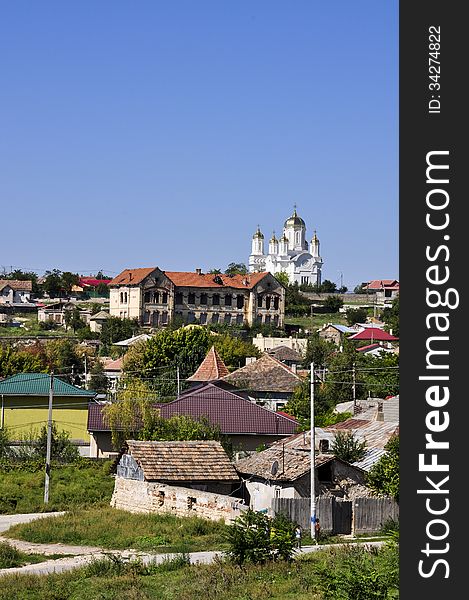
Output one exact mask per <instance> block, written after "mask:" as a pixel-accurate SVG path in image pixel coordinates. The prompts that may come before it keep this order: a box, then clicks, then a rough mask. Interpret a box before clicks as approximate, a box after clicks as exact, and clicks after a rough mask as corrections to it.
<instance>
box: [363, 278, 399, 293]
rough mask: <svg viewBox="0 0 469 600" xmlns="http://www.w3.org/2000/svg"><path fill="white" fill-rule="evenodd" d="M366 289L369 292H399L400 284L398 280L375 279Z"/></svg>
mask: <svg viewBox="0 0 469 600" xmlns="http://www.w3.org/2000/svg"><path fill="white" fill-rule="evenodd" d="M365 287H366V288H367V289H369V290H382V289H384V288H386V289H394V290H398V289H399V282H398V281H397V279H373V281H369V282H368V285H367V286H365Z"/></svg>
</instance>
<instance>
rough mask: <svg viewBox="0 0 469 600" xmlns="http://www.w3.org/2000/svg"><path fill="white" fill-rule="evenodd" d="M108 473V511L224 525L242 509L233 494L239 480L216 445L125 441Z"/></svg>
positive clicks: (222, 451) (238, 499)
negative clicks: (111, 487) (111, 473)
mask: <svg viewBox="0 0 469 600" xmlns="http://www.w3.org/2000/svg"><path fill="white" fill-rule="evenodd" d="M113 471H114V472H115V474H116V478H115V485H114V492H113V495H112V499H111V506H113V507H114V508H118V509H121V510H127V511H129V512H135V513H138V512H143V513H151V512H156V513H170V514H173V515H177V516H181V517H187V516H198V517H203V518H206V519H211V520H219V519H223V520H224V521H225V522H226V523H230V522H231V521H232V520H233V519H235V518H236V517H238V516H239V515H240V514H241V510H242V509H243V506H242V505H243V502H242V500H241V499H240V498H239V497H236V496H235V495H234V494H235V493H236V492H237V491H239V488H240V480H239V476H238V474H237V473H236V470H235V469H234V467H233V465H232V463H231V462H230V460H229V458H228V455H227V454H226V452H225V451H224V449H223V447H222V445H221V444H220V443H219V442H215V441H188V442H183V441H171V442H145V441H143V442H142V441H135V440H128V441H127V442H126V443H125V446H124V449H123V450H122V451H121V452H120V454H119V456H118V457H117V459H116V461H115V463H114V467H113ZM244 508H245V507H244Z"/></svg>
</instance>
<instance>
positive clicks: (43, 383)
mask: <svg viewBox="0 0 469 600" xmlns="http://www.w3.org/2000/svg"><path fill="white" fill-rule="evenodd" d="M49 389H50V375H48V374H47V373H18V374H17V375H13V376H12V377H8V378H7V379H4V380H3V381H0V394H4V395H5V396H49ZM54 395H56V396H86V397H87V398H94V396H96V392H93V391H91V390H83V389H81V388H79V387H77V386H75V385H71V384H70V383H67V382H66V381H63V380H62V379H60V378H59V377H54Z"/></svg>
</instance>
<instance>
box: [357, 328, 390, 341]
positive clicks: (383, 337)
mask: <svg viewBox="0 0 469 600" xmlns="http://www.w3.org/2000/svg"><path fill="white" fill-rule="evenodd" d="M348 339H349V340H357V341H359V340H377V341H379V342H394V341H397V340H398V339H399V338H397V337H395V336H393V335H391V334H390V333H388V332H387V331H384V329H381V328H379V327H366V328H365V329H362V331H359V332H358V333H355V334H354V335H351V336H350V337H349V338H348Z"/></svg>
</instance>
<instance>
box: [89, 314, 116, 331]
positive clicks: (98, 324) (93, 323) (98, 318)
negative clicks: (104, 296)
mask: <svg viewBox="0 0 469 600" xmlns="http://www.w3.org/2000/svg"><path fill="white" fill-rule="evenodd" d="M110 316H111V315H110V314H109V313H108V312H107V311H105V310H100V311H99V312H98V313H96V314H94V315H91V317H90V319H89V324H90V329H91V331H92V332H93V333H100V332H101V330H102V328H103V325H104V323H106V321H107V320H108V319H109V318H110Z"/></svg>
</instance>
